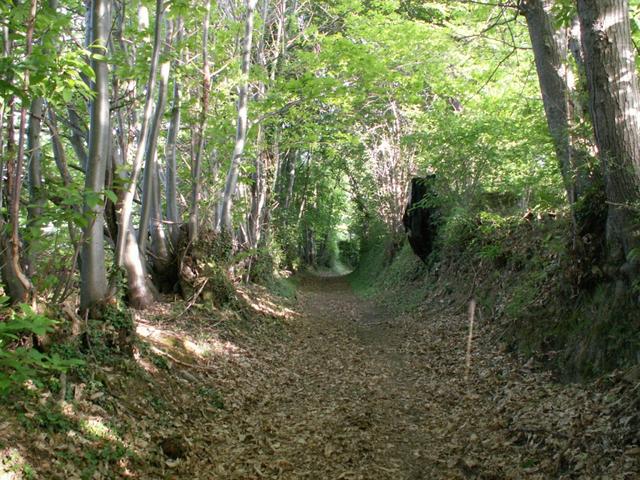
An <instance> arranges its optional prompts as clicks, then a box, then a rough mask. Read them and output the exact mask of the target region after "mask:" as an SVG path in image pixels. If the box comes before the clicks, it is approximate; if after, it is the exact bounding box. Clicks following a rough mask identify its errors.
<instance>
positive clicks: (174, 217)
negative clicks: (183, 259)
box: [165, 19, 184, 250]
mask: <svg viewBox="0 0 640 480" xmlns="http://www.w3.org/2000/svg"><path fill="white" fill-rule="evenodd" d="M176 28H177V42H178V45H180V44H181V42H182V35H183V28H184V27H183V21H182V19H178V25H177V27H176ZM178 61H179V60H176V63H177V62H178ZM175 66H177V65H175ZM174 70H175V68H174ZM180 89H181V85H180V82H179V81H178V78H177V77H175V78H174V80H173V105H172V106H171V120H170V123H169V132H168V134H167V145H166V151H165V159H166V170H165V195H166V202H167V203H166V217H167V220H168V221H169V238H170V242H171V249H172V250H175V249H176V247H177V245H178V240H179V237H180V210H179V208H178V173H177V171H178V168H177V151H178V133H179V132H180V100H181V92H180Z"/></svg>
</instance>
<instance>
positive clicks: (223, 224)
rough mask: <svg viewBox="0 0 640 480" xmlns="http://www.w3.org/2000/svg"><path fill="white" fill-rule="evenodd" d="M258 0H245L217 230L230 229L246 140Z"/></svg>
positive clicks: (228, 230)
mask: <svg viewBox="0 0 640 480" xmlns="http://www.w3.org/2000/svg"><path fill="white" fill-rule="evenodd" d="M257 2H258V0H246V7H247V8H246V14H245V15H246V17H245V28H244V37H243V40H242V64H241V68H240V70H241V72H240V73H241V79H240V86H239V88H238V118H237V122H236V140H235V146H234V148H233V155H232V156H231V166H230V167H229V171H228V173H227V179H226V182H225V186H224V192H223V195H222V201H221V202H220V207H219V208H220V214H219V215H218V224H217V225H216V230H217V231H222V230H225V231H227V232H231V230H232V215H231V206H232V204H233V196H234V194H235V191H236V185H237V183H238V173H239V171H240V163H241V162H242V156H243V154H244V148H245V143H246V141H247V129H248V122H249V71H250V69H251V46H252V42H253V16H254V12H255V9H256V4H257Z"/></svg>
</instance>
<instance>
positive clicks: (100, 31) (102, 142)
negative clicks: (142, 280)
mask: <svg viewBox="0 0 640 480" xmlns="http://www.w3.org/2000/svg"><path fill="white" fill-rule="evenodd" d="M90 8H91V30H90V31H91V42H90V44H91V51H92V58H91V67H92V69H93V71H94V75H95V80H94V84H93V90H94V92H95V97H94V99H93V101H92V103H91V126H90V137H89V157H88V161H87V166H86V177H85V201H84V213H85V214H86V215H88V216H90V218H91V220H90V222H89V224H88V226H87V227H85V229H84V232H83V244H82V262H81V269H80V276H81V281H82V283H81V285H82V287H81V290H80V308H81V309H83V310H87V309H91V308H92V307H94V306H96V305H97V304H99V303H100V302H102V301H104V300H105V298H106V297H107V294H108V285H107V272H106V266H105V252H104V233H103V232H104V204H103V201H102V200H101V198H100V195H101V193H102V191H103V190H104V181H105V173H106V168H107V157H108V155H109V153H110V147H109V144H110V142H111V132H110V131H109V130H110V129H109V125H110V118H109V117H110V112H109V67H108V64H107V59H106V53H107V52H106V49H107V45H108V41H109V31H110V29H111V0H93V1H92V2H91V6H90Z"/></svg>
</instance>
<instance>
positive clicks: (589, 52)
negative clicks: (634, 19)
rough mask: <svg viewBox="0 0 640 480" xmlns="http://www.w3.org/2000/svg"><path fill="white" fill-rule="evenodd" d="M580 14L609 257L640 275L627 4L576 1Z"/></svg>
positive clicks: (636, 126)
mask: <svg viewBox="0 0 640 480" xmlns="http://www.w3.org/2000/svg"><path fill="white" fill-rule="evenodd" d="M578 15H579V17H580V24H581V27H582V43H583V50H584V55H585V69H586V74H587V84H588V88H589V94H590V103H589V110H590V111H591V116H592V120H593V127H594V132H595V138H596V144H597V146H598V150H599V155H600V158H601V161H602V164H603V167H604V178H605V189H606V196H607V203H608V217H607V246H608V250H609V256H610V259H611V260H612V262H613V263H614V264H615V265H618V266H619V265H623V269H622V271H623V272H624V273H626V274H628V275H630V276H631V277H632V278H633V277H635V276H637V274H638V272H637V270H638V268H637V263H638V262H637V260H633V257H634V255H633V254H632V251H633V250H635V249H637V248H638V246H639V244H640V237H639V235H640V228H639V224H638V222H637V216H638V210H637V208H638V201H639V200H640V119H639V117H638V112H639V111H640V90H639V86H638V76H637V73H636V63H635V51H634V49H633V45H632V42H631V31H630V24H629V2H628V0H578ZM636 253H637V251H636ZM636 257H637V256H636ZM625 261H626V262H627V263H626V264H625Z"/></svg>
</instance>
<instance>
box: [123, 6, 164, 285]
mask: <svg viewBox="0 0 640 480" xmlns="http://www.w3.org/2000/svg"><path fill="white" fill-rule="evenodd" d="M162 12H163V6H162V0H156V25H155V32H154V37H153V52H152V54H151V64H150V66H149V81H148V82H147V91H146V96H145V105H144V113H143V117H142V125H141V126H140V134H139V137H138V149H137V151H136V156H135V158H134V161H133V167H132V172H131V178H130V180H129V186H128V188H127V189H126V190H125V192H124V196H123V199H122V201H121V202H119V203H120V205H119V208H120V222H119V224H120V227H121V228H120V229H119V230H118V240H117V244H116V264H117V265H118V266H122V265H123V261H124V258H123V257H124V251H125V248H127V247H126V245H125V241H126V242H130V240H126V239H125V237H126V236H127V235H128V233H127V232H128V230H127V229H128V228H130V227H129V226H130V224H131V214H132V213H133V199H134V197H135V194H136V188H137V184H138V177H139V176H140V170H141V169H142V161H143V159H144V156H145V154H146V152H147V143H148V141H149V122H150V121H151V115H152V113H153V93H154V89H155V84H156V78H157V76H158V64H159V61H160V47H161V32H162V17H163V15H162ZM142 253H143V252H141V254H142ZM129 254H131V251H130V252H129ZM135 283H138V282H135Z"/></svg>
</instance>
